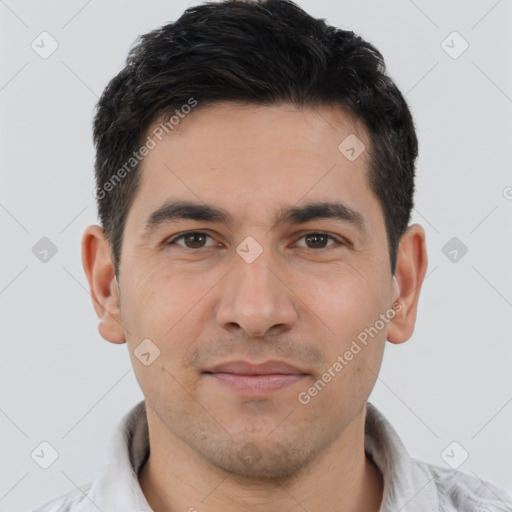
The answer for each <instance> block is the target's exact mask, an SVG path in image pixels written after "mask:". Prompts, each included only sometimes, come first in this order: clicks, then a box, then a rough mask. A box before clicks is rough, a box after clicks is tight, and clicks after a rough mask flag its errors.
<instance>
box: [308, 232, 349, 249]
mask: <svg viewBox="0 0 512 512" xmlns="http://www.w3.org/2000/svg"><path fill="white" fill-rule="evenodd" d="M303 238H304V239H305V240H306V243H313V244H318V243H320V244H321V245H322V247H318V246H317V247H307V248H308V249H324V248H325V247H331V246H332V245H333V244H331V245H328V246H326V245H325V244H324V243H323V242H322V240H324V241H326V240H327V239H331V240H334V242H336V244H338V245H342V242H340V241H339V240H337V239H336V238H334V237H333V236H331V235H328V234H326V233H306V234H305V235H303V236H301V237H300V240H302V239H303ZM319 241H320V242H319Z"/></svg>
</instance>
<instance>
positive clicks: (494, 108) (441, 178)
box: [0, 0, 512, 512]
mask: <svg viewBox="0 0 512 512" xmlns="http://www.w3.org/2000/svg"><path fill="white" fill-rule="evenodd" d="M198 3H199V2H191V1H185V0H173V1H160V0H149V1H144V2H142V1H139V2H135V1H133V0H130V1H127V0H122V1H121V0H108V1H100V0H89V1H84V0H67V1H64V0H61V1H49V0H24V1H22V0H2V1H0V38H1V39H0V48H1V50H0V51H1V63H2V65H1V66H0V109H1V111H0V119H1V121H0V124H1V132H0V141H1V150H2V151H1V155H2V159H1V172H2V181H1V183H2V186H1V187H0V222H1V229H2V236H1V238H0V243H1V252H0V255H1V271H0V307H1V351H2V355H1V359H0V365H1V366H0V432H1V436H0V450H1V452H0V460H1V473H0V511H9V512H17V511H23V510H32V509H33V508H35V507H36V506H39V505H41V504H43V503H45V502H47V501H48V500H50V499H52V498H54V497H57V496H59V495H61V494H63V493H65V492H68V491H70V490H72V489H74V488H75V487H76V486H83V485H84V484H85V483H87V482H89V481H90V480H92V479H93V478H94V476H95V475H96V472H97V469H98V465H99V463H100V461H101V458H102V456H103V452H104V449H105V446H106V443H107V441H108V438H109V436H110V434H111V432H112V430H113V428H114V427H115V426H116V425H117V423H118V422H119V420H120V419H121V418H122V416H123V415H124V414H125V413H126V412H127V411H128V410H129V409H130V408H131V407H132V406H133V405H135V404H136V403H137V402H139V401H140V400H141V399H142V398H143V396H142V393H141V391H140V389H139V387H138V384H137V382H136V380H135V376H134V373H133V371H132V367H131V363H130V359H129V355H128V353H127V349H126V345H113V344H110V343H108V342H106V341H104V340H103V339H102V338H101V337H100V336H99V334H98V330H97V318H96V315H95V313H94V310H93V307H92V303H91V298H90V296H89V293H88V285H87V281H86V279H85V275H84V273H83V269H82V264H81V257H80V240H81V236H82V233H83V230H84V229H85V227H86V226H87V225H89V224H92V223H97V217H96V210H95V202H94V197H93V195H92V191H93V188H94V182H93V160H94V150H93V145H92V135H91V134H92V131H91V123H92V116H93V112H94V107H95V104H96V102H97V100H98V98H99V96H100V94H101V93H102V91H103V89H104V87H105V86H106V85H107V83H108V81H109V80H110V79H111V78H112V77H113V76H114V75H115V74H117V73H118V72H119V71H120V70H121V69H122V67H123V66H124V60H125V58H126V54H127V52H128V50H129V48H130V47H131V45H132V44H133V43H134V41H135V39H136V37H137V36H138V35H139V34H142V33H146V32H148V31H149V30H152V29H154V28H157V27H159V26H161V25H164V24H166V23H168V22H169V21H172V20H175V19H177V18H178V17H179V16H180V15H181V13H182V12H183V11H184V10H185V9H186V8H187V7H189V6H191V5H196V4H198ZM297 3H298V4H299V5H300V6H301V7H303V8H304V9H305V10H306V11H308V12H309V13H310V14H312V15H313V16H315V17H321V18H325V19H327V21H328V22H329V23H330V24H333V25H336V26H338V27H341V28H344V29H350V30H354V31H355V32H357V33H359V34H360V35H362V36H363V37H364V38H366V39H367V40H369V41H370V42H372V43H374V44H375V45H376V47H377V48H378V49H379V50H380V51H381V52H382V53H383V54H384V57H385V59H386V62H387V66H388V71H389V73H390V75H391V76H392V78H393V79H394V80H395V81H396V83H397V85H398V86H399V88H400V89H401V90H402V92H403V93H404V94H405V95H406V99H407V101H408V102H409V105H410V107H411V110H412V112H413V115H414V118H415V123H416V126H417V132H418V137H419V141H420V156H419V160H418V165H417V193H416V196H415V201H416V206H415V210H414V212H413V222H417V223H420V224H421V225H422V226H423V227H424V228H425V230H426V234H427V245H428V255H429V268H428V271H427V278H426V279H425V282H424V283H423V289H422V294H421V297H420V303H419V312H418V318H417V324H416V329H415V332H414V334H413V336H412V337H411V339H410V340H409V341H408V342H407V343H404V344H402V345H399V346H395V345H391V344H390V343H388V344H387V345H388V346H387V349H386V353H385V357H384V362H383V366H382V370H381V373H380V377H379V380H378V381H377V385H376V387H375V389H374V391H373V393H372V395H371V397H370V401H371V402H372V403H373V404H375V405H376V406H377V407H378V408H379V409H380V410H381V411H382V412H383V413H384V414H385V415H386V417H387V418H388V419H389V420H390V421H391V423H392V424H393V426H394V427H395V429H396V430H397V431H398V433H399V435H400V436H401V437H402V439H403V442H404V443H405V445H406V447H407V449H408V451H409V453H410V454H411V456H413V457H416V458H419V459H422V460H425V461H428V462H430V463H432V464H436V465H439V466H446V464H447V463H446V462H445V459H444V458H443V457H442V453H443V451H444V450H445V448H446V447H448V446H449V445H450V444H451V443H453V442H454V441H455V442H456V443H457V444H456V445H452V448H453V446H455V450H456V451H455V452H454V453H455V455H456V457H459V458H460V457H461V456H462V455H463V454H464V453H465V452H467V453H468V454H469V457H468V458H467V460H466V461H465V462H464V463H463V464H462V465H461V466H460V467H459V469H460V470H461V471H464V472H466V473H469V474H472V475H476V476H478V477H479V478H481V479H483V480H487V481H490V482H492V483H494V484H495V485H497V486H499V487H502V488H505V489H507V490H508V491H512V464H511V463H510V461H511V460H512V439H511V432H512V428H511V427H512V372H511V360H512V334H511V332H512V321H511V320H512V271H511V261H512V166H511V153H510V151H511V145H512V144H511V140H512V139H511V136H512V122H511V119H512V117H511V114H512V70H511V67H510V62H511V61H510V50H511V48H512V32H511V31H510V26H511V23H512V3H511V2H510V1H506V0H505V1H496V0H478V1H476V0H475V1H468V0H457V1H455V0H453V1H445V0H443V1H426V0H415V1H414V2H413V1H412V0H393V1H389V0H388V1H386V2H381V1H377V0H363V1H361V0H342V1H341V0H321V1H319V0H299V1H298V2H297ZM41 32H48V34H50V36H51V39H49V38H48V36H47V35H44V36H40V34H41ZM453 32H457V33H458V34H455V35H454V34H453ZM41 37H45V38H47V39H45V41H46V43H45V44H44V47H45V48H46V50H47V51H49V50H50V49H51V44H55V43H52V40H55V41H56V42H57V43H58V48H57V49H56V50H55V51H54V53H53V54H52V55H50V56H48V57H47V58H42V57H41V55H40V52H41V50H42V48H41V46H43V44H41V43H40V42H39V43H38V44H39V47H40V48H39V53H38V52H37V51H35V50H34V49H33V46H36V44H37V41H40V40H41ZM38 38H39V39H38ZM33 41H35V42H36V43H34V44H33ZM443 41H445V42H444V43H443ZM466 44H468V45H469V46H468V48H467V49H466V50H465V51H464V52H463V53H461V54H460V55H459V53H460V52H461V51H462V50H463V49H464V48H465V46H466ZM36 48H37V46H36ZM44 237H46V238H48V239H49V240H50V241H51V243H52V244H53V245H52V246H51V247H54V249H53V251H54V252H55V249H56V251H57V252H56V253H55V254H54V255H52V252H51V249H50V252H49V253H48V257H47V261H46V262H44V261H41V260H40V259H39V257H37V254H38V251H37V249H38V247H40V246H38V245H36V244H38V243H39V244H43V245H44V244H48V241H46V240H43V242H41V241H40V240H41V239H42V238H44ZM454 237H455V240H452V239H453V238H454ZM446 244H448V245H446ZM454 244H455V245H454ZM34 246H36V249H34V250H33V248H34ZM45 247H48V245H46V246H45ZM463 247H466V248H467V252H466V253H465V254H463V252H464V250H463ZM454 250H456V251H457V253H456V254H457V256H456V261H454V258H455V253H454V252H453V251H454ZM34 253H36V254H34ZM42 442H48V443H50V444H51V445H52V446H53V447H54V448H55V450H56V451H57V452H58V458H57V460H56V461H55V463H54V464H53V465H51V466H50V467H49V468H48V469H43V468H41V467H40V466H39V465H38V464H37V463H36V462H35V461H34V459H33V458H32V456H31V454H32V453H33V452H34V450H36V451H37V449H40V445H41V443H42ZM462 450H464V451H462ZM445 458H446V457H445Z"/></svg>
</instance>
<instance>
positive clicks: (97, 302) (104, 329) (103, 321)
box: [82, 226, 126, 343]
mask: <svg viewBox="0 0 512 512" xmlns="http://www.w3.org/2000/svg"><path fill="white" fill-rule="evenodd" d="M82 264H83V267H84V270H85V275H86V276H87V281H89V289H90V291H91V297H92V300H93V305H94V309H95V310H96V314H97V315H98V317H99V319H100V323H99V326H98V330H99V332H100V334H101V336H102V337H103V338H104V339H106V340H107V341H110V342H111V343H125V342H126V338H125V335H124V329H123V327H122V325H121V309H120V302H119V289H118V285H117V280H116V276H115V267H114V263H113V260H112V256H111V252H110V244H109V243H108V241H107V239H106V237H105V234H104V233H103V230H102V229H101V227H100V226H89V227H88V228H87V229H86V230H85V232H84V235H83V237H82Z"/></svg>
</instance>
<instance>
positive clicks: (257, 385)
mask: <svg viewBox="0 0 512 512" xmlns="http://www.w3.org/2000/svg"><path fill="white" fill-rule="evenodd" d="M207 375H209V376H210V377H213V378H215V379H216V380H218V381H219V382H221V383H222V384H225V385H227V386H229V387H230V388H231V389H233V390H235V391H239V392H242V393H243V394H246V395H251V396H258V395H265V394H268V393H271V392H273V391H279V390H280V389H284V388H287V387H288V386H291V385H292V384H295V383H296V382H298V381H300V380H302V379H303V378H304V377H306V375H303V374H297V373H293V374H282V373H279V374H270V375H237V374H234V373H211V374H207Z"/></svg>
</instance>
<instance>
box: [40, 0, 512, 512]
mask: <svg viewBox="0 0 512 512" xmlns="http://www.w3.org/2000/svg"><path fill="white" fill-rule="evenodd" d="M94 140H95V144H96V150H97V158H96V185H97V188H96V197H97V200H98V208H99V216H100V219H101V225H102V226H101V227H99V226H90V227H89V228H87V230H86V232H85V234H84V237H83V252H82V255H83V264H84V269H85V273H86V275H87V279H88V281H89V285H90V290H91V294H92V297H93V300H94V307H95V310H96V312H97V314H98V316H99V318H100V325H99V330H100V334H101V335H102V337H103V338H105V339H106V340H107V341H110V342H112V343H125V342H126V343H127V344H128V348H129V350H130V356H131V359H132V363H133V366H134V371H135V373H136V376H137V379H138V382H139V384H140V386H141V389H142V391H143V393H144V396H145V400H144V401H143V402H141V403H140V404H138V405H137V406H136V407H135V408H134V409H132V411H130V412H129V413H128V414H127V416H126V417H125V418H124V420H123V422H122V423H121V424H120V426H119V430H118V431H117V432H116V433H115V434H114V436H113V438H112V446H111V448H110V449H109V453H108V454H107V457H106V460H105V464H104V466H103V468H102V470H101V473H100V475H99V476H98V478H97V479H96V480H95V481H94V482H93V483H91V484H90V485H88V486H87V487H86V488H85V489H83V491H84V492H80V491H79V490H77V491H74V492H71V493H69V494H67V495H65V496H63V497H61V498H59V499H57V500H54V501H53V502H51V503H49V504H47V505H46V506H44V507H42V508H40V509H39V511H44V512H49V511H57V510H58V511H61V512H62V511H85V510H101V511H104V512H110V511H114V510H119V511H121V510H122V511H150V510H154V511H157V512H163V511H172V512H178V511H189V512H192V511H199V512H201V511H208V512H232V511H237V512H238V511H252V512H254V511H256V512H258V511H261V512H269V511H280V512H287V511H299V510H302V511H305V510H306V511H311V512H312V511H318V510H329V511H337V512H363V511H364V512H376V511H379V510H380V511H386V512H391V511H399V510H401V511H415V512H426V511H429V512H433V511H439V510H443V511H445V512H448V511H462V510H464V511H465V512H468V511H475V512H476V511H480V512H482V511H489V512H490V511H505V510H509V511H510V510H512V501H511V500H510V498H509V497H508V496H507V495H506V493H505V492H504V491H501V490H499V489H497V488H495V487H493V486H492V485H490V484H487V483H485V485H484V484H482V482H481V481H480V480H478V479H476V478H473V477H470V476H468V475H465V474H463V473H461V472H458V471H453V470H448V469H445V468H441V467H435V466H432V465H428V464H426V463H422V462H419V461H416V460H413V459H411V458H410V457H409V456H408V454H407V452H406V450H405V448H404V446H403V445H402V443H401V441H400V439H399V438H398V436H397V434H396V432H395V431H394V430H393V428H392V427H391V425H390V424H389V423H388V422H387V420H386V419H385V417H384V416H383V415H382V414H381V413H380V412H379V411H378V410H377V409H376V408H375V407H374V406H372V405H371V404H370V403H368V402H367V400H368V397H369V395H370V393H371V391H372V389H373V386H374V384H375V381H376V379H377V375H378V372H379V368H380V365H381V362H382V357H383V351H384V346H385V342H386V340H387V341H389V342H391V343H403V342H405V341H407V340H408V339H409V338H410V336H411V335H412V333H413V330H414V324H415V319H416V312H417V306H418V300H419V294H420V290H421V285H422V281H423V279H424V277H425V273H426V269H427V255H426V245H425V232H424V230H423V228H422V227H421V226H419V225H417V224H414V225H411V226H409V225H408V223H409V220H410V212H411V209H412V206H413V194H414V164H415V160H416V157H417V139H416V135H415V131H414V126H413V121H412V117H411V115H410V112H409V109H408V107H407V105H406V103H405V101H404V98H403V96H402V95H401V94H400V92H399V91H398V89H397V88H396V86H395V85H394V83H393V82H392V80H391V79H390V78H389V77H388V76H387V75H386V74H385V67H384V61H383V58H382V56H381V54H380V53H379V52H378V51H377V50H376V49H375V48H374V47H373V46H372V45H370V44H369V43H367V42H365V41H363V40H362V39H361V38H360V37H358V36H356V35H355V34H354V33H352V32H348V31H343V30H339V29H336V28H334V27H330V26H328V25H326V23H325V22H324V21H323V20H318V19H314V18H312V17H310V16H309V15H307V14H306V13H305V12H304V11H303V10H301V9H300V8H299V7H297V6H296V5H295V4H293V3H291V2H289V1H286V0H268V1H262V2H260V3H256V2H247V1H226V2H216V3H211V4H205V5H201V6H197V7H193V8H190V9H188V10H187V11H186V12H185V13H184V14H183V16H182V17H181V18H180V19H179V20H178V21H176V22H175V23H171V24H169V25H166V26H164V27H162V28H160V29H158V30H155V31H153V32H151V33H149V34H146V35H144V36H142V37H141V39H140V41H139V42H138V44H137V45H136V46H135V47H134V48H133V49H132V50H131V52H130V54H129V56H128V60H127V65H126V67H125V68H124V69H123V70H122V71H121V72H120V73H119V74H118V75H117V76H116V77H115V78H114V79H113V80H112V81H111V82H110V84H109V85H108V87H107V88H106V89H105V91H104V93H103V95H102V97H101V99H100V101H99V104H98V111H97V114H96V117H95V122H94Z"/></svg>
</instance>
